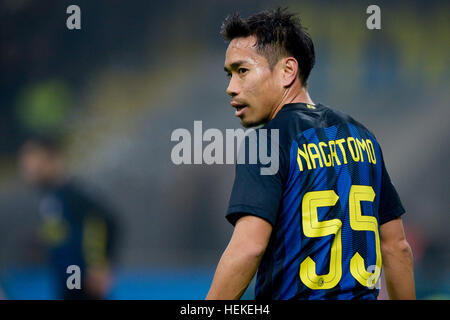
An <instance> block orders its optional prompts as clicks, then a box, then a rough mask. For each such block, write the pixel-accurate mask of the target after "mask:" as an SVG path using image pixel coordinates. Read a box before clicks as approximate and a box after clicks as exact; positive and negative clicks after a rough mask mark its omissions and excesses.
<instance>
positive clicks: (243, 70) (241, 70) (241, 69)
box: [238, 68, 248, 74]
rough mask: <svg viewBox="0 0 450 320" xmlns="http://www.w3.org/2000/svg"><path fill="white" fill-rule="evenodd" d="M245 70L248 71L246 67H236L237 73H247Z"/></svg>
mask: <svg viewBox="0 0 450 320" xmlns="http://www.w3.org/2000/svg"><path fill="white" fill-rule="evenodd" d="M247 71H248V69H245V68H239V69H238V72H239V74H245V73H247Z"/></svg>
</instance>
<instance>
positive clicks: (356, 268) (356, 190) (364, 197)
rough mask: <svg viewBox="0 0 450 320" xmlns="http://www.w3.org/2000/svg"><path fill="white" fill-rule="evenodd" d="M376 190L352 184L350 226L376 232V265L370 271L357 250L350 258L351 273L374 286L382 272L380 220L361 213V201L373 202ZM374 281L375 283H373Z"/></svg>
mask: <svg viewBox="0 0 450 320" xmlns="http://www.w3.org/2000/svg"><path fill="white" fill-rule="evenodd" d="M374 198H375V192H374V191H373V189H372V187H369V186H352V187H351V188H350V195H349V211H350V227H351V228H352V229H353V230H357V231H372V232H374V233H375V251H376V267H375V271H374V272H373V273H372V272H368V271H367V270H366V268H365V267H364V259H363V258H362V257H361V255H360V254H359V253H358V252H356V253H355V255H354V256H353V257H352V259H351V260H350V273H351V274H352V276H353V277H354V278H355V279H356V280H357V281H358V282H359V283H360V284H361V285H363V286H365V287H373V286H374V285H375V283H376V282H377V280H378V278H379V277H380V273H381V249H380V236H379V234H378V222H377V219H376V218H375V217H371V216H363V215H362V214H361V201H370V202H373V199H374ZM372 282H373V283H372Z"/></svg>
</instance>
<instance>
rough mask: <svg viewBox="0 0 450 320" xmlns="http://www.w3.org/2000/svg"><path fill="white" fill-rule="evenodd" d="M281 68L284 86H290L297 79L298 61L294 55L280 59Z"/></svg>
mask: <svg viewBox="0 0 450 320" xmlns="http://www.w3.org/2000/svg"><path fill="white" fill-rule="evenodd" d="M279 63H280V64H281V65H280V68H281V83H282V85H283V87H289V86H291V85H292V83H294V81H295V79H297V75H298V71H299V70H298V62H297V60H296V59H295V58H293V57H287V58H283V59H281V60H280V61H279Z"/></svg>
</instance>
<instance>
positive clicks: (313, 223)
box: [299, 185, 381, 289]
mask: <svg viewBox="0 0 450 320" xmlns="http://www.w3.org/2000/svg"><path fill="white" fill-rule="evenodd" d="M374 198H375V192H374V191H373V188H372V187H370V186H362V185H353V186H351V188H350V193H349V215H350V216H349V217H350V227H351V228H352V230H355V231H372V232H374V233H375V252H376V267H375V271H374V272H373V273H372V272H368V271H367V270H366V268H365V266H364V259H363V258H362V257H361V255H360V254H359V253H358V252H356V253H355V254H354V255H353V257H352V258H351V260H350V273H351V275H352V276H353V277H354V278H355V279H356V280H357V281H358V282H359V283H360V284H361V285H363V286H365V287H369V288H370V287H373V284H374V283H375V282H376V281H377V280H378V278H379V277H380V273H381V250H380V236H379V232H378V222H377V219H376V218H375V217H372V216H363V215H362V213H361V201H370V202H373V200H374ZM338 200H339V196H338V195H337V194H336V192H334V190H323V191H310V192H307V193H306V194H305V195H304V197H303V201H302V226H303V232H304V234H305V236H307V237H310V238H316V237H324V236H328V235H332V234H334V240H333V243H332V244H331V253H330V269H329V272H328V274H325V275H318V274H317V273H316V263H315V262H314V261H313V260H312V259H311V258H310V257H309V256H308V257H306V259H305V260H303V262H302V263H301V264H300V272H299V275H300V279H301V280H302V281H303V283H304V284H305V285H306V286H307V287H308V288H310V289H331V288H333V287H335V286H336V285H337V284H338V283H339V281H340V280H341V277H342V241H341V227H342V221H341V220H340V219H337V218H336V219H331V220H325V221H319V219H318V215H317V208H319V207H329V206H334V205H335V204H336V202H337V201H338Z"/></svg>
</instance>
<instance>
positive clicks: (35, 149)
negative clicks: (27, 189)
mask: <svg viewBox="0 0 450 320" xmlns="http://www.w3.org/2000/svg"><path fill="white" fill-rule="evenodd" d="M53 163H54V161H53V157H52V156H51V155H50V153H49V152H48V151H47V150H45V148H42V147H40V146H39V145H36V144H34V143H30V142H29V143H27V144H26V145H25V146H24V147H23V148H22V151H21V153H20V159H19V165H20V169H21V172H22V174H23V177H24V178H25V180H26V181H27V182H29V183H31V184H33V185H37V186H39V185H43V184H45V183H46V182H47V180H48V179H49V177H50V176H51V174H52V171H53V170H52V168H53Z"/></svg>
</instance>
